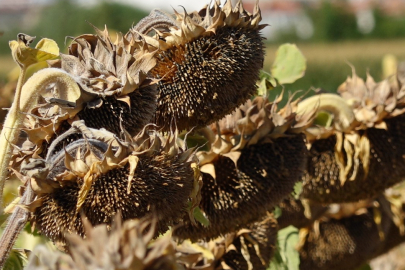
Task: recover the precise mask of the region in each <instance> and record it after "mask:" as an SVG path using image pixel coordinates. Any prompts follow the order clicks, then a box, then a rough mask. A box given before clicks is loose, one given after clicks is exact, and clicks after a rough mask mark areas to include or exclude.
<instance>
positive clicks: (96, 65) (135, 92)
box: [53, 28, 156, 135]
mask: <svg viewBox="0 0 405 270" xmlns="http://www.w3.org/2000/svg"><path fill="white" fill-rule="evenodd" d="M95 30H96V32H97V34H84V35H80V36H78V37H76V38H74V39H73V42H72V44H71V45H70V46H69V53H68V54H67V55H65V54H61V60H60V61H58V62H56V63H53V65H55V66H58V67H60V68H62V69H63V70H65V71H67V72H68V73H69V74H70V75H71V76H72V77H73V78H75V80H76V81H77V82H78V84H79V86H80V88H81V90H82V99H83V100H84V101H85V102H84V105H83V109H82V110H81V111H80V112H79V114H78V117H79V118H80V119H82V120H85V121H86V125H87V126H89V127H93V128H105V129H107V130H109V131H111V132H113V133H115V134H120V133H122V132H123V129H125V130H126V131H129V132H130V133H131V134H133V135H134V134H136V133H137V132H139V131H140V130H142V128H143V126H144V125H146V124H147V123H150V121H151V119H152V116H153V114H154V112H155V109H156V85H155V83H154V82H153V81H152V80H151V79H149V77H148V74H149V72H150V71H151V69H152V68H153V67H154V66H155V64H156V60H155V58H154V57H153V55H154V52H151V51H150V50H149V49H148V48H147V46H146V43H145V42H144V41H141V40H137V41H134V40H132V41H129V40H127V39H126V38H125V37H123V36H122V35H120V34H117V37H116V40H115V41H114V42H113V41H112V39H111V38H110V36H109V33H108V31H107V29H105V30H104V31H101V30H99V29H97V28H95Z"/></svg>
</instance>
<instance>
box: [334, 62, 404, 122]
mask: <svg viewBox="0 0 405 270" xmlns="http://www.w3.org/2000/svg"><path fill="white" fill-rule="evenodd" d="M338 92H339V94H340V95H341V96H342V97H343V98H344V99H345V100H346V102H347V103H348V104H349V105H351V106H352V108H353V111H354V114H355V117H356V120H357V121H358V126H357V127H356V129H365V128H370V127H377V128H387V127H386V123H385V120H386V119H387V118H392V117H396V116H399V115H401V114H403V113H404V112H405V86H401V85H398V83H396V82H392V81H390V80H389V79H385V80H383V81H381V82H375V81H374V79H373V77H371V75H370V74H367V79H366V80H365V81H364V80H363V79H362V78H360V77H358V76H357V75H356V72H355V70H354V69H353V74H352V77H348V78H347V80H346V81H345V82H344V83H342V84H341V85H340V86H339V88H338Z"/></svg>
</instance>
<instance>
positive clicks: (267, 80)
mask: <svg viewBox="0 0 405 270" xmlns="http://www.w3.org/2000/svg"><path fill="white" fill-rule="evenodd" d="M276 86H277V81H276V80H275V79H274V78H273V77H272V76H271V74H270V73H267V72H265V71H264V70H261V71H260V82H259V83H258V89H257V91H258V95H259V96H265V95H266V94H267V92H268V91H270V90H272V89H274V87H276Z"/></svg>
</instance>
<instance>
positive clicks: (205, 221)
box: [193, 207, 210, 227]
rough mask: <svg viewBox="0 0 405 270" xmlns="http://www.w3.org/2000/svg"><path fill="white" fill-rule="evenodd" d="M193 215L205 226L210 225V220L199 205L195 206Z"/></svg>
mask: <svg viewBox="0 0 405 270" xmlns="http://www.w3.org/2000/svg"><path fill="white" fill-rule="evenodd" d="M193 216H194V218H195V219H196V220H197V221H198V222H200V223H201V224H202V225H204V226H205V227H208V226H209V225H210V221H209V220H208V219H207V218H206V217H205V215H204V214H203V212H201V209H200V208H199V207H196V208H194V212H193Z"/></svg>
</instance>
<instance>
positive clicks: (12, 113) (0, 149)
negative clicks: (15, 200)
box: [0, 68, 26, 212]
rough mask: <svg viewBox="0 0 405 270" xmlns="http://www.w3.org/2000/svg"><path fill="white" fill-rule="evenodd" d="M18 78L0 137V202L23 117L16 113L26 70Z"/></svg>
mask: <svg viewBox="0 0 405 270" xmlns="http://www.w3.org/2000/svg"><path fill="white" fill-rule="evenodd" d="M20 71H21V72H20V76H19V77H18V81H17V87H16V93H15V96H14V101H13V104H11V108H10V110H9V112H8V113H7V116H6V120H5V121H4V124H3V128H2V130H1V135H0V202H3V188H4V184H5V182H6V177H7V174H8V164H9V163H10V160H11V154H12V145H11V143H14V142H15V141H17V138H18V135H19V133H18V130H14V127H18V126H20V125H21V123H22V121H23V120H24V118H23V117H18V112H19V110H20V106H19V105H20V98H21V88H22V84H23V82H24V77H25V71H26V69H23V68H21V70H20ZM0 210H1V212H3V204H1V205H0Z"/></svg>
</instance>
